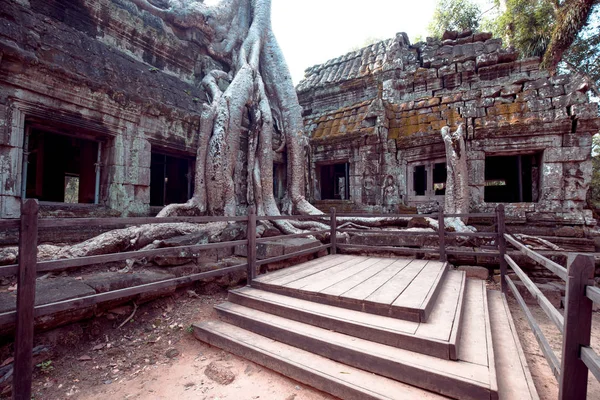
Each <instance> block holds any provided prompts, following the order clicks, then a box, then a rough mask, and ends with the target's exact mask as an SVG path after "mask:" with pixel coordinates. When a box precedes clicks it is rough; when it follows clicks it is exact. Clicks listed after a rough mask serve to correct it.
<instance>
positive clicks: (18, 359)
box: [13, 199, 39, 400]
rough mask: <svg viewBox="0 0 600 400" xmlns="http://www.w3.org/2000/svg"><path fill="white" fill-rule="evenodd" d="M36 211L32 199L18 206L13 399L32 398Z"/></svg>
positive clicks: (27, 399) (36, 205)
mask: <svg viewBox="0 0 600 400" xmlns="http://www.w3.org/2000/svg"><path fill="white" fill-rule="evenodd" d="M38 211H39V205H38V202H37V200H35V199H29V200H27V201H25V202H24V203H23V204H22V205H21V228H20V231H19V275H18V278H17V329H16V333H15V355H14V358H15V364H14V373H15V375H14V378H13V398H14V399H15V400H30V399H31V379H32V373H33V354H32V350H33V308H34V306H35V266H36V262H37V241H38V227H37V221H38Z"/></svg>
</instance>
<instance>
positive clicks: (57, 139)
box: [24, 128, 99, 204]
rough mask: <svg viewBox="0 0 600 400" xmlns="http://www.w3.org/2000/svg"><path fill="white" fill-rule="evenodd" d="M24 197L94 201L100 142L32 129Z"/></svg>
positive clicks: (28, 141) (28, 138)
mask: <svg viewBox="0 0 600 400" xmlns="http://www.w3.org/2000/svg"><path fill="white" fill-rule="evenodd" d="M26 140H27V149H28V152H29V154H28V156H27V161H28V162H27V165H26V167H24V168H26V173H25V175H26V181H25V197H27V198H35V199H38V200H40V201H48V202H59V203H89V204H94V203H96V202H97V194H98V183H99V181H98V179H97V174H98V173H99V172H98V171H97V168H96V163H97V162H98V157H99V143H98V142H96V141H93V140H86V139H82V138H79V137H75V136H69V135H63V134H57V133H53V132H47V131H44V130H42V129H37V128H31V129H29V134H28V135H27V139H26Z"/></svg>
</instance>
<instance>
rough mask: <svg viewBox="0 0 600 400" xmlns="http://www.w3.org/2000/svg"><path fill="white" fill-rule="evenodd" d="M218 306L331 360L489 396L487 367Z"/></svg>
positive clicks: (229, 317) (464, 395)
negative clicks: (443, 358)
mask: <svg viewBox="0 0 600 400" xmlns="http://www.w3.org/2000/svg"><path fill="white" fill-rule="evenodd" d="M216 309H217V311H218V312H219V314H220V316H221V318H224V319H225V320H226V321H228V322H230V323H233V324H235V325H236V326H239V327H241V328H244V329H248V330H251V331H253V332H255V333H257V334H259V335H262V336H266V337H269V338H271V339H273V340H277V341H280V342H283V343H286V344H288V345H292V346H294V347H298V348H300V349H302V350H306V351H312V352H314V353H315V354H318V355H320V356H323V357H327V358H330V359H332V360H334V361H338V362H343V363H345V364H348V365H350V366H353V367H357V368H362V369H365V370H368V371H369V372H372V373H376V374H379V375H382V376H385V377H388V378H391V379H395V380H398V381H401V382H405V383H408V384H411V385H414V386H418V387H420V388H423V389H428V390H431V391H434V392H437V393H439V394H442V395H447V396H452V397H455V398H461V399H477V400H479V399H482V398H489V396H490V391H489V382H488V380H489V379H488V369H487V367H481V366H477V365H474V364H469V363H461V362H457V361H450V360H442V359H439V358H435V357H430V356H426V355H423V354H419V353H415V352H411V351H407V350H404V349H399V348H395V347H391V346H386V345H382V344H379V343H374V342H371V341H368V340H364V339H360V338H356V337H352V336H349V335H344V334H340V333H338V332H332V331H330V330H327V329H322V328H319V327H316V326H312V325H309V324H304V323H301V322H297V321H292V320H289V319H286V318H282V317H278V316H276V315H272V314H268V313H263V312H261V311H257V310H253V309H249V308H246V307H241V306H237V305H235V304H222V305H219V306H216Z"/></svg>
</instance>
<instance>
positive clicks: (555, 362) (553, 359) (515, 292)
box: [506, 276, 560, 381]
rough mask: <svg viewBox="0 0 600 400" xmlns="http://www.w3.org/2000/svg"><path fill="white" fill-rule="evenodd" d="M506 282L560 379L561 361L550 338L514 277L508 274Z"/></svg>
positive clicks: (551, 368) (555, 374)
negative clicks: (535, 316) (536, 318)
mask: <svg viewBox="0 0 600 400" xmlns="http://www.w3.org/2000/svg"><path fill="white" fill-rule="evenodd" d="M506 284H507V285H508V288H509V289H510V290H511V291H512V293H513V295H514V296H515V299H516V300H517V303H519V306H521V309H522V310H523V313H525V317H526V319H527V322H528V323H529V327H530V328H531V330H532V331H533V335H534V336H535V338H536V339H537V342H538V344H539V345H540V349H541V350H542V353H544V357H546V362H548V366H549V367H550V370H552V374H554V377H555V378H556V380H557V381H558V380H560V362H559V361H558V358H557V357H556V354H554V351H553V350H552V347H550V343H548V340H547V339H546V337H545V336H544V333H543V332H542V330H541V329H540V326H539V325H538V323H537V321H536V320H535V318H534V316H533V314H531V311H530V310H529V307H527V304H526V303H525V300H523V297H522V296H521V294H520V293H519V290H518V289H517V287H516V286H515V284H514V282H513V281H512V279H510V277H509V276H506Z"/></svg>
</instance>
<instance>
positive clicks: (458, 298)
mask: <svg viewBox="0 0 600 400" xmlns="http://www.w3.org/2000/svg"><path fill="white" fill-rule="evenodd" d="M413 263H414V265H413V267H412V268H410V269H407V268H409V266H410V265H411V264H413ZM429 263H430V262H427V261H423V260H410V259H391V258H386V259H384V258H370V257H353V256H346V255H340V256H328V257H323V258H320V259H317V260H313V261H311V262H309V263H304V264H301V265H299V266H295V267H292V268H288V269H284V270H281V271H278V272H275V273H272V274H269V275H266V276H264V277H261V278H260V283H259V285H258V286H259V287H260V289H259V288H257V287H254V285H253V287H245V288H241V289H237V290H232V291H230V295H229V301H228V302H225V303H223V304H220V305H218V306H216V309H217V311H218V314H219V316H220V319H221V320H220V321H208V322H203V323H200V324H195V325H194V334H195V335H196V337H197V338H198V339H200V340H202V341H205V342H207V343H210V344H212V345H215V346H218V347H221V348H223V349H225V350H229V351H232V352H233V353H235V354H238V355H240V356H242V357H246V358H248V359H250V360H252V361H254V362H257V363H259V364H261V365H264V366H265V367H268V368H272V369H274V370H276V371H278V372H280V373H282V374H284V375H287V376H289V377H291V378H293V379H296V380H299V381H301V382H304V383H305V384H308V385H310V386H313V387H315V388H317V389H320V390H323V391H326V392H328V393H331V394H332V395H334V396H338V397H340V398H342V399H429V398H443V397H449V398H455V399H473V400H475V399H477V400H479V399H490V400H491V399H497V398H502V399H514V398H519V399H536V398H537V397H536V396H537V394H536V393H535V387H534V386H533V383H532V382H531V376H530V375H529V373H528V369H527V365H526V363H525V359H524V357H522V350H521V347H520V344H519V342H518V338H517V336H516V334H515V332H514V325H512V319H510V314H509V313H508V311H507V307H506V303H505V300H504V299H503V297H502V296H501V295H500V294H499V293H498V292H494V293H493V294H492V295H490V297H489V299H488V291H487V290H486V287H485V283H484V282H483V281H480V280H467V279H466V278H465V275H464V273H463V272H460V271H447V268H446V266H444V265H442V264H441V263H438V262H431V266H430V264H429ZM394 265H395V266H396V267H394V269H392V266H394ZM440 265H442V267H441V268H440V267H439V266H440ZM384 271H386V272H384ZM403 271H404V272H403ZM409 271H410V272H409ZM379 274H381V276H379V278H376V277H377V276H378V275H379ZM309 277H312V278H310V279H309ZM384 277H385V279H384ZM427 280H428V281H427ZM301 281H302V283H300V282H301ZM368 281H371V283H369V284H366V285H365V283H366V282H368ZM294 282H297V283H296V284H294ZM374 282H378V285H376V284H374ZM288 284H290V286H286V285H288ZM280 285H282V286H284V287H286V289H283V290H280V289H279V288H280V287H281V286H280ZM413 285H414V286H413ZM361 287H362V293H363V294H362V295H361V296H364V297H363V298H362V300H361V301H357V302H352V301H348V300H347V299H355V300H357V297H348V293H358V292H359V290H358V289H357V290H355V289H356V288H361ZM263 289H267V290H263ZM309 289H310V290H309ZM423 292H427V293H423ZM282 293H286V294H282ZM333 293H338V294H337V297H338V298H339V299H342V300H338V301H337V303H335V300H334V297H335V296H334V294H333ZM405 294H406V295H405ZM308 297H311V298H314V299H318V300H319V301H318V302H315V301H310V300H308V299H307V298H308ZM324 298H325V299H326V300H323V299H324ZM367 299H368V300H367ZM400 299H402V301H399V300H400ZM375 300H377V301H375ZM369 302H372V303H373V304H377V306H373V305H371V306H366V305H367V304H370V303H369ZM325 303H327V304H325ZM332 303H335V304H336V305H332ZM356 304H360V305H361V307H360V308H361V310H357V308H358V307H356ZM394 305H398V307H402V310H403V311H402V312H401V313H400V315H402V316H406V315H408V314H407V313H406V310H414V312H413V311H411V313H412V314H411V315H419V316H420V318H419V320H418V321H415V320H406V319H400V318H397V317H396V316H397V315H398V314H397V311H395V310H394ZM428 306H429V312H425V310H426V309H427V307H428ZM382 310H387V311H388V315H387V316H383V315H380V314H382V313H383V311H382ZM365 311H367V312H365ZM372 311H375V313H373V312H372ZM420 311H423V314H420V313H419V312H420ZM490 312H493V313H494V315H493V317H491V316H490ZM422 316H428V318H427V319H426V320H425V318H423V317H422ZM496 370H499V371H501V373H502V376H497V374H496Z"/></svg>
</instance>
